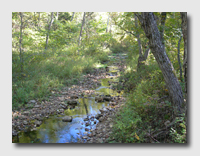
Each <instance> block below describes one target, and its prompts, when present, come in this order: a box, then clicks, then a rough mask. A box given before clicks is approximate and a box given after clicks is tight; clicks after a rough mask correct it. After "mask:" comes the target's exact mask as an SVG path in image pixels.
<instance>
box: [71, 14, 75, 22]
mask: <svg viewBox="0 0 200 156" xmlns="http://www.w3.org/2000/svg"><path fill="white" fill-rule="evenodd" d="M74 15H75V12H73V14H72V19H71V21H72V20H73V18H74Z"/></svg>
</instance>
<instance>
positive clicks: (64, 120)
mask: <svg viewBox="0 0 200 156" xmlns="http://www.w3.org/2000/svg"><path fill="white" fill-rule="evenodd" d="M72 119H73V118H72V116H65V117H63V118H62V121H63V122H72Z"/></svg>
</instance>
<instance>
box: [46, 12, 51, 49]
mask: <svg viewBox="0 0 200 156" xmlns="http://www.w3.org/2000/svg"><path fill="white" fill-rule="evenodd" d="M52 23H53V12H52V13H51V21H50V23H49V28H48V32H47V36H46V46H45V49H47V47H48V41H49V33H50V30H51V25H52Z"/></svg>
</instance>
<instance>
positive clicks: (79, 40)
mask: <svg viewBox="0 0 200 156" xmlns="http://www.w3.org/2000/svg"><path fill="white" fill-rule="evenodd" d="M84 22H85V12H84V13H83V21H82V26H81V31H80V35H79V39H78V46H79V45H80V42H81V37H82V30H83V25H84Z"/></svg>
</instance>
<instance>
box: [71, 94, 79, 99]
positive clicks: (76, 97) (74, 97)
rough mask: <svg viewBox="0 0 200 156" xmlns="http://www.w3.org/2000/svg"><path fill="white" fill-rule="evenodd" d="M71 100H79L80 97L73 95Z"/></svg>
mask: <svg viewBox="0 0 200 156" xmlns="http://www.w3.org/2000/svg"><path fill="white" fill-rule="evenodd" d="M70 98H71V99H78V96H77V95H72V96H71V97H70Z"/></svg>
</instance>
